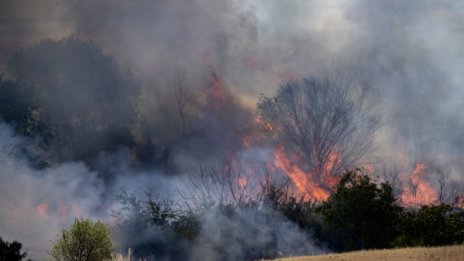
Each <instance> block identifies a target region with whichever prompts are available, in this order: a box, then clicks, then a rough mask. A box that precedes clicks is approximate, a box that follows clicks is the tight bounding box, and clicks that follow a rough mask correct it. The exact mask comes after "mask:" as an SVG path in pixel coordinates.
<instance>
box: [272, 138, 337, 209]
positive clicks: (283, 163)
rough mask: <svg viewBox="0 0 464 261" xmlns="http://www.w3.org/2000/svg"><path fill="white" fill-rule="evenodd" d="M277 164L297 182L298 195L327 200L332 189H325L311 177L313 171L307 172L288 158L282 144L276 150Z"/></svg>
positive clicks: (307, 198)
mask: <svg viewBox="0 0 464 261" xmlns="http://www.w3.org/2000/svg"><path fill="white" fill-rule="evenodd" d="M274 161H275V163H274V164H275V166H276V167H277V168H279V169H280V170H281V171H283V172H284V173H285V174H286V175H287V176H288V177H289V178H290V179H291V180H292V182H293V183H294V184H295V187H296V189H297V191H298V196H301V197H303V198H304V199H306V200H309V199H315V200H326V199H327V198H328V197H329V196H330V193H331V191H330V190H328V189H325V188H323V187H322V186H321V184H319V183H318V182H315V181H314V180H312V179H311V178H312V177H313V174H312V173H305V172H304V171H303V170H302V169H301V168H300V167H298V166H297V165H295V164H294V163H292V160H291V159H289V158H287V156H286V154H285V151H284V148H283V147H282V146H281V147H279V148H277V149H276V150H275V152H274Z"/></svg>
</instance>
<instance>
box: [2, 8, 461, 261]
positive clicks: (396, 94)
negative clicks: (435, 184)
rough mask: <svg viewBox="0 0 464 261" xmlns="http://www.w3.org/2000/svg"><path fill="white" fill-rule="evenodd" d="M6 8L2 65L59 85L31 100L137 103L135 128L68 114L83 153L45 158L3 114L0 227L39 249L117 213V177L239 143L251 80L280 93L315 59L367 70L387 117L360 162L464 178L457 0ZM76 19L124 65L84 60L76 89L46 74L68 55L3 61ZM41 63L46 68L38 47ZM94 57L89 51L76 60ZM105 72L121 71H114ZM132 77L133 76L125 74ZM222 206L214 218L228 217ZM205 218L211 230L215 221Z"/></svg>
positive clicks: (322, 68) (349, 70)
mask: <svg viewBox="0 0 464 261" xmlns="http://www.w3.org/2000/svg"><path fill="white" fill-rule="evenodd" d="M0 17H1V18H0V35H1V37H0V70H1V71H0V73H5V74H6V75H7V76H8V77H10V78H15V77H16V78H20V79H17V80H20V81H23V80H25V81H28V80H30V83H31V84H37V83H39V84H38V85H39V86H40V87H41V88H46V86H49V85H50V84H49V83H50V82H52V83H54V84H56V86H55V87H57V88H56V89H57V90H59V92H54V91H52V92H51V93H52V94H53V95H52V96H48V97H42V100H40V99H39V101H38V103H39V104H41V105H44V104H45V105H46V106H45V107H46V108H47V110H48V112H47V113H48V115H52V116H53V117H55V116H56V117H58V116H59V119H60V121H61V120H62V119H65V120H70V121H71V122H72V120H73V119H74V116H75V115H74V114H75V111H73V109H75V108H84V109H85V110H83V111H84V113H82V114H85V115H89V114H92V113H93V112H95V111H96V112H102V111H105V113H102V114H101V115H103V116H102V117H100V118H98V117H96V118H95V119H96V120H95V121H94V122H93V124H94V127H95V128H94V129H95V130H96V133H100V129H101V128H100V127H101V126H100V125H104V124H101V123H102V122H103V123H107V122H108V121H110V122H111V123H113V122H115V121H116V122H118V119H119V116H120V115H122V114H124V113H126V112H127V111H126V110H132V111H130V113H131V114H130V115H131V116H130V117H132V118H131V119H130V120H127V123H128V124H127V125H130V128H127V130H126V129H124V130H125V131H124V134H123V135H122V134H121V135H120V136H119V132H118V133H116V134H114V135H113V134H111V135H110V134H108V135H107V133H112V132H111V131H108V132H104V134H103V138H101V137H102V136H92V135H87V134H86V133H84V132H81V131H80V130H77V129H74V131H75V132H76V133H74V135H73V137H74V138H73V140H72V141H71V142H69V143H68V148H70V150H74V153H72V154H70V155H71V156H64V157H61V158H60V160H56V159H55V160H53V161H51V164H50V166H49V167H46V168H44V169H41V170H37V169H35V168H33V167H31V166H29V163H28V160H27V159H26V158H25V157H23V156H18V153H17V152H14V153H12V152H11V148H15V147H23V145H22V143H24V141H25V139H24V138H19V137H17V135H15V134H13V133H12V131H11V129H10V128H9V127H6V126H5V125H4V124H3V125H2V126H1V127H0V134H1V136H0V144H1V148H2V150H1V151H0V161H1V165H2V168H1V170H0V172H1V177H2V178H3V180H4V181H5V182H3V183H2V184H1V185H0V188H1V190H0V200H1V206H2V207H1V209H0V218H1V222H0V224H1V225H0V230H1V231H2V233H3V234H2V236H4V237H5V239H18V240H20V241H22V242H24V243H25V245H26V247H29V250H30V252H31V256H33V257H35V254H33V253H37V256H44V255H45V254H46V253H45V251H46V250H45V249H46V248H47V245H48V240H51V239H53V238H54V236H55V235H56V233H57V232H58V231H59V229H61V228H62V227H64V226H66V225H68V224H70V222H72V219H73V218H74V217H75V216H90V217H102V218H108V213H107V212H106V211H107V209H108V208H110V207H111V206H112V204H113V196H114V194H116V193H117V192H119V191H121V189H122V188H123V187H124V188H126V189H128V190H137V191H145V190H146V189H149V188H151V189H153V190H155V191H157V192H158V193H159V194H164V193H172V191H175V190H176V186H177V185H178V180H177V179H175V178H166V174H177V175H179V176H182V174H186V173H187V174H190V173H195V172H194V171H192V169H193V168H196V167H198V165H200V164H201V163H203V162H205V161H208V160H211V159H214V158H224V157H229V156H230V154H236V153H239V152H242V150H244V146H243V140H242V139H243V137H244V136H247V135H252V134H253V131H252V130H251V129H252V127H251V126H252V124H253V120H254V119H253V112H254V109H255V104H256V102H257V97H258V95H259V94H261V93H263V94H265V95H272V94H273V93H274V91H275V89H276V88H277V86H278V85H279V84H280V83H282V82H285V81H288V80H294V79H299V78H301V77H303V76H307V75H321V74H322V75H323V74H326V73H331V72H333V71H338V72H341V73H344V74H347V75H354V77H356V76H357V77H359V78H369V79H372V82H373V87H374V91H375V93H376V94H377V100H376V101H378V103H379V112H380V114H381V116H382V119H383V125H382V128H381V129H380V132H379V133H378V136H377V137H376V142H375V148H376V150H375V151H374V152H375V153H372V154H371V155H368V157H367V158H365V159H363V161H364V162H367V163H372V164H374V165H375V166H376V167H377V166H379V167H380V166H382V165H388V166H390V167H391V168H392V169H396V168H398V169H399V171H400V172H402V173H403V172H404V173H406V174H405V175H407V174H410V173H412V172H413V170H414V169H415V167H416V164H417V163H421V162H422V163H425V164H426V166H427V172H428V173H429V174H430V173H431V172H433V170H434V169H436V168H438V169H445V168H449V169H450V170H451V172H452V177H451V179H452V182H455V183H457V184H462V182H463V179H464V177H463V175H462V169H463V167H464V164H463V162H462V160H460V159H461V158H462V157H463V156H464V146H463V145H464V139H463V137H462V133H463V131H464V120H463V119H464V117H463V116H464V115H463V112H462V108H463V107H464V103H463V101H464V88H463V87H462V85H463V83H464V78H463V77H464V76H463V74H462V68H463V66H464V58H463V57H464V53H463V52H464V51H463V49H462V48H461V43H462V42H463V41H464V27H463V24H464V21H463V20H464V4H462V3H461V1H459V0H447V1H418V0H417V1H416V0H412V1H407V2H405V1H400V0H394V1H371V0H358V1H345V0H342V1H336V2H334V1H324V0H313V1H303V0H301V1H300V0H292V1H279V0H246V1H238V0H221V1H213V0H193V1H182V0H173V1H162V0H157V1H152V0H134V1H125V0H101V1H98V2H95V1H89V0H81V1H71V0H70V1H68V0H40V1H38V0H27V1H14V0H6V1H2V2H1V3H0ZM70 35H76V36H77V37H79V38H80V39H84V40H89V42H91V43H89V45H93V44H95V45H96V46H99V47H101V48H102V55H104V56H105V57H113V58H114V59H115V61H116V63H117V66H118V69H115V72H116V74H113V73H111V74H104V72H103V70H102V68H101V67H99V66H89V67H88V68H86V70H88V71H91V73H86V74H84V76H83V77H88V76H89V75H90V76H91V77H89V80H88V81H87V82H85V85H86V87H87V88H82V89H79V91H76V90H77V89H75V88H74V87H76V86H78V85H77V84H76V82H75V81H74V80H73V79H72V78H68V79H65V81H64V82H60V84H64V85H66V86H67V87H69V88H59V87H60V86H61V85H60V84H59V83H57V82H56V81H54V79H50V77H51V76H50V75H59V76H60V77H61V76H62V75H67V73H68V71H69V70H74V68H67V67H61V66H60V64H58V65H57V66H55V67H54V68H55V69H56V71H53V73H50V74H43V75H41V77H42V76H43V77H44V79H45V80H43V81H37V79H36V78H34V79H22V78H21V77H20V76H18V75H15V72H14V71H13V70H12V68H11V66H9V65H8V62H7V61H11V58H12V57H13V55H12V54H13V53H14V51H15V50H16V49H17V48H18V47H20V48H25V50H30V48H31V47H32V46H34V45H35V44H37V43H38V42H40V41H42V40H46V39H52V40H53V41H57V40H60V39H62V38H65V37H68V36H70ZM51 49H54V48H51ZM65 51H66V50H65ZM52 53H53V52H52ZM98 53H100V51H98ZM46 58H47V59H48V56H46ZM84 58H85V57H84ZM84 58H83V57H81V55H80V54H71V55H70V56H69V57H68V58H67V59H69V60H79V59H83V60H85V59H84ZM105 59H106V58H105ZM38 64H39V67H41V68H50V64H48V63H47V62H45V60H42V61H40V62H39V63H38ZM89 64H92V63H89V61H87V60H86V61H84V62H83V63H82V64H81V67H85V66H87V65H89ZM27 65H29V64H28V63H26V64H25V65H24V64H23V65H21V66H19V67H18V68H16V69H17V70H19V71H21V70H22V69H24V68H25V67H27ZM94 65H95V64H94ZM112 68H116V67H115V66H114V67H112ZM119 68H122V69H121V70H119ZM56 72H58V73H56ZM120 74H121V75H120ZM96 75H97V76H98V75H107V76H108V77H110V78H117V79H121V80H120V81H119V80H118V81H116V82H113V83H111V82H110V83H108V82H107V81H106V80H105V79H102V78H98V77H97V76H96ZM127 75H130V77H129V76H127ZM78 76H79V75H78ZM53 77H55V76H53ZM131 77H133V79H135V81H134V82H128V81H126V80H127V79H132V78H131ZM58 78H59V77H58ZM77 78H79V77H77ZM179 82H181V83H179ZM218 82H219V83H220V85H221V86H222V87H221V88H223V89H224V90H225V91H223V92H224V97H225V98H224V99H223V98H220V99H219V100H216V101H214V100H211V99H212V98H211V97H212V95H211V93H214V90H212V89H211V88H212V87H211V86H213V85H214V84H217V83H218ZM126 85H127V86H129V85H130V86H133V87H134V89H136V88H137V92H132V89H131V90H130V92H126V91H127V90H123V91H121V92H117V94H118V95H119V96H118V97H119V98H118V100H117V101H115V102H109V103H106V105H105V106H103V107H102V106H101V100H99V99H95V98H94V97H95V96H97V95H98V93H97V92H96V90H97V87H98V88H100V87H101V88H102V89H101V90H103V93H110V90H114V89H112V87H114V86H123V87H125V86H126ZM179 86H180V87H179ZM123 87H122V88H123ZM138 88H140V89H138ZM39 89H40V88H39ZM123 89H124V88H123ZM180 89H185V90H189V91H191V93H188V94H187V95H186V96H185V97H187V98H188V99H186V100H185V104H186V105H185V106H186V108H187V109H186V112H188V114H186V115H185V118H182V119H181V118H178V117H179V110H178V109H179V108H178V107H176V106H177V104H178V102H179V99H178V97H179V96H175V95H173V93H174V94H175V93H176V90H180ZM135 93H136V94H135ZM199 93H200V94H199ZM81 94H82V97H81V96H79V95H81ZM135 96H136V98H134V97H135ZM69 97H74V98H75V99H69ZM176 97H177V98H176ZM103 98H107V97H103ZM135 99H136V101H135ZM103 100H105V99H103ZM58 101H61V103H62V104H64V105H63V106H69V105H71V107H72V109H71V112H69V111H65V110H62V107H59V106H57V107H56V105H57V104H59V103H58ZM67 101H76V104H72V103H67ZM86 103H87V104H86ZM121 104H123V105H124V106H120V105H121ZM127 104H130V106H129V105H127ZM134 104H135V105H134ZM215 104H219V107H217V106H216V105H215ZM128 107H130V109H127V108H128ZM192 108H193V109H192ZM116 111H118V113H112V112H116ZM41 113H44V112H41ZM127 113H129V112H127ZM57 115H58V116H57ZM115 116H116V117H115ZM130 117H129V118H130ZM135 118H136V119H135ZM110 119H111V120H110ZM132 120H134V121H132ZM134 122H137V123H134ZM140 122H142V123H140ZM11 125H12V127H15V126H16V125H15V123H11ZM108 125H110V124H108ZM82 126H83V125H82ZM87 126H89V125H88V124H87V125H85V127H87ZM112 129H113V128H107V130H112ZM76 130H77V131H76ZM112 135H113V136H112ZM109 136H111V138H108V137H109ZM122 140H123V141H122ZM97 143H98V144H100V145H99V146H96V145H95V144H97ZM101 144H104V145H101ZM94 145H95V146H94ZM61 149H62V147H61V146H59V144H57V145H56V147H55V152H57V151H59V152H63V153H65V152H66V150H63V151H61ZM13 151H14V150H13ZM251 151H252V152H253V151H254V150H251ZM247 153H250V152H247ZM19 154H20V153H19ZM269 154H271V153H269ZM41 156H44V155H42V154H41ZM48 156H49V155H48V154H47V155H45V156H44V157H45V158H47V157H48ZM134 158H136V159H143V158H147V159H149V160H147V161H150V164H151V165H149V167H147V168H145V169H144V170H140V169H137V167H140V166H139V165H137V164H138V163H137V162H136V163H134V162H135V161H136V160H134ZM83 162H85V163H83ZM143 167H146V166H143ZM191 175H196V174H191ZM426 179H427V180H428V181H429V182H432V179H433V178H431V177H428V178H427V177H426ZM74 206H78V207H76V208H74ZM212 215H213V214H212ZM44 216H48V218H45V217H44ZM205 219H206V220H211V219H212V218H211V217H205ZM218 220H219V221H221V223H218V226H222V225H224V224H225V223H227V219H222V218H218ZM222 221H223V222H222ZM250 222H253V221H250ZM202 233H203V234H202V235H203V236H204V237H203V239H202V240H204V241H205V242H207V239H208V237H209V235H207V231H202ZM300 236H301V235H297V236H295V237H291V238H300ZM44 239H46V240H44ZM38 242H40V244H39V245H38ZM279 244H280V243H279ZM199 249H201V248H199ZM283 249H286V247H283ZM237 258H239V256H237Z"/></svg>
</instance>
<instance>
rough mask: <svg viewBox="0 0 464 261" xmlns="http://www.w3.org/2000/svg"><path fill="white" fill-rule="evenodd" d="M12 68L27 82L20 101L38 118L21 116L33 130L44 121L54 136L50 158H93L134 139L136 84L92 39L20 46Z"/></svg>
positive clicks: (57, 159) (129, 143)
mask: <svg viewBox="0 0 464 261" xmlns="http://www.w3.org/2000/svg"><path fill="white" fill-rule="evenodd" d="M8 69H9V71H10V73H11V75H12V76H13V77H15V78H16V81H17V82H19V83H21V86H23V88H28V92H27V93H25V92H24V91H22V93H20V97H21V99H20V101H22V100H24V101H25V103H26V104H20V105H24V106H21V108H23V109H24V110H25V111H26V112H30V111H32V114H33V115H32V116H33V117H32V121H33V122H34V123H32V124H29V123H28V121H27V120H28V119H29V118H31V117H29V118H27V119H25V117H24V116H22V115H18V119H19V120H18V122H20V125H21V124H23V123H24V122H26V123H25V124H27V125H28V126H31V129H30V130H28V131H29V132H33V133H35V132H37V133H40V129H39V128H38V127H37V126H35V125H34V124H38V123H42V122H45V123H46V125H47V127H48V128H49V132H50V133H51V134H52V137H53V138H52V139H51V141H50V144H49V146H48V148H49V149H50V151H49V152H50V154H51V155H50V158H52V159H54V160H55V161H62V160H87V161H90V159H92V158H94V156H95V154H96V153H98V152H100V151H106V150H113V149H115V148H117V147H119V146H131V145H132V137H131V134H130V127H131V125H132V124H133V123H134V121H135V119H136V114H135V102H136V97H137V94H138V88H137V84H136V83H135V82H134V81H133V80H132V78H131V77H130V76H128V75H127V74H124V73H123V72H122V71H121V70H120V69H119V67H118V65H117V64H116V62H115V61H114V60H113V59H112V58H111V57H109V56H107V55H105V54H103V52H102V50H101V49H100V48H98V47H97V46H95V45H94V44H93V43H91V42H85V41H81V40H79V39H78V38H77V37H70V38H66V39H63V40H60V41H51V40H47V41H43V42H41V43H39V44H37V45H35V46H33V47H30V48H27V49H23V50H20V51H18V52H16V53H15V54H14V56H13V57H12V58H11V59H10V60H9V62H8ZM15 91H16V92H21V89H20V88H18V89H16V90H15ZM31 106H32V107H31ZM21 116H22V117H21Z"/></svg>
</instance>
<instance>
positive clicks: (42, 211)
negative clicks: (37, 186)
mask: <svg viewBox="0 0 464 261" xmlns="http://www.w3.org/2000/svg"><path fill="white" fill-rule="evenodd" d="M35 213H37V215H38V216H39V217H42V218H46V217H48V203H45V202H43V203H40V204H38V205H37V206H36V207H35Z"/></svg>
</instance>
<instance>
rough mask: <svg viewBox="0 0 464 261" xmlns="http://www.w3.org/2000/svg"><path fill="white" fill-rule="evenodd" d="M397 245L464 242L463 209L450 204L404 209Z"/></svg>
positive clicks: (441, 244) (435, 244) (437, 244)
mask: <svg viewBox="0 0 464 261" xmlns="http://www.w3.org/2000/svg"><path fill="white" fill-rule="evenodd" d="M399 232H400V235H399V237H398V239H397V240H396V245H397V246H403V247H404V246H443V245H452V244H462V243H463V242H464V210H462V209H455V208H453V207H451V206H450V205H446V204H440V205H436V206H434V205H430V206H422V207H421V208H420V209H419V210H409V211H405V212H404V213H403V214H402V215H401V219H400V222H399Z"/></svg>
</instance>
